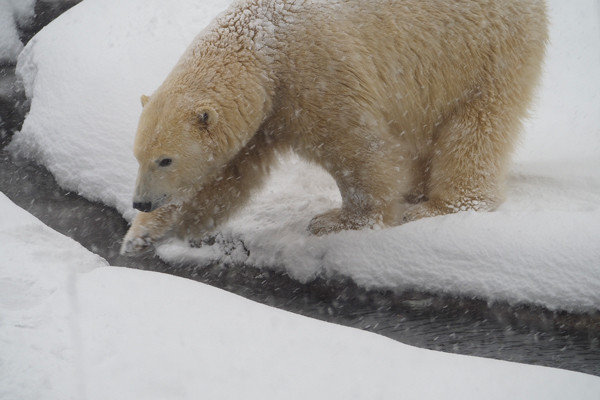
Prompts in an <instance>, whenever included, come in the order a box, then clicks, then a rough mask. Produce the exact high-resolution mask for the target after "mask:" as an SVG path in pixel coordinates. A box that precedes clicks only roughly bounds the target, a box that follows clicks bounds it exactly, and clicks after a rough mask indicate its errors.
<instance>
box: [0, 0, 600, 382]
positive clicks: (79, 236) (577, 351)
mask: <svg viewBox="0 0 600 400" xmlns="http://www.w3.org/2000/svg"><path fill="white" fill-rule="evenodd" d="M40 4H42V5H43V4H44V3H40ZM64 8H66V7H65V6H63V7H60V8H52V7H50V6H45V7H41V6H38V8H37V11H38V13H37V17H36V21H35V23H34V24H33V25H32V26H33V28H31V27H30V28H28V30H27V31H23V35H24V38H25V39H27V37H30V36H31V35H32V34H33V32H35V29H39V28H40V27H42V26H44V24H45V23H46V22H47V21H49V20H51V19H52V18H54V17H55V16H56V15H58V14H59V13H60V12H61V11H63V9H64ZM0 87H2V88H3V90H1V91H0V118H1V120H0V191H1V192H3V193H4V194H6V195H7V196H8V197H9V198H10V199H11V200H12V201H14V202H15V203H17V204H18V205H19V206H21V207H22V208H24V209H26V210H27V211H29V212H30V213H32V214H33V215H35V216H36V217H38V218H39V219H40V220H42V221H43V222H44V223H46V224H47V225H49V226H51V227H52V228H54V229H56V230H57V231H59V232H61V233H63V234H65V235H67V236H70V237H72V238H74V239H75V240H77V241H78V242H80V243H81V244H82V245H84V246H85V247H86V248H88V249H89V250H91V251H93V252H94V253H97V254H99V255H100V256H102V257H104V258H105V259H106V260H108V262H109V263H110V264H111V265H119V266H123V267H129V268H137V269H143V270H151V271H158V272H164V273H169V274H173V275H178V276H181V277H185V278H190V279H194V280H196V281H199V282H203V283H206V284H209V285H213V286H216V287H219V288H222V289H225V290H228V291H230V292H233V293H236V294H239V295H241V296H244V297H246V298H249V299H252V300H255V301H257V302H260V303H264V304H268V305H271V306H274V307H278V308H282V309H285V310H288V311H292V312H295V313H299V314H303V315H306V316H309V317H313V318H317V319H321V320H324V321H329V322H334V323H338V324H342V325H347V326H351V327H355V328H359V329H364V330H368V331H371V332H375V333H379V334H381V335H384V336H388V337H390V338H392V339H395V340H398V341H401V342H403V343H407V344H411V345H415V346H419V347H424V348H428V349H434V350H441V351H445V352H450V353H459V354H468V355H475V356H482V357H489V358H496V359H502V360H509V361H516V362H522V363H527V364H535V365H545V366H551V367H558V368H564V369H570V370H574V371H581V372H586V373H589V374H594V375H598V376H600V312H596V313H591V314H569V313H564V312H561V313H555V312H551V311H548V310H546V309H543V308H539V307H530V306H524V305H521V306H509V305H507V304H501V303H495V304H492V305H489V304H487V303H486V302H484V301H481V300H478V299H470V298H454V297H442V296H437V295H434V294H429V293H420V292H406V293H403V294H400V295H398V294H393V293H391V292H383V291H366V290H364V289H361V288H359V287H357V286H356V285H354V284H353V283H352V282H350V281H324V280H317V281H315V282H312V283H310V284H307V285H303V284H300V283H298V282H296V281H293V280H292V279H290V278H289V277H288V276H287V275H285V274H281V273H274V272H270V271H262V270H258V269H256V268H252V267H248V266H243V265H241V266H239V265H238V266H231V265H230V266H225V265H214V266H211V267H197V266H193V265H167V264H165V263H163V262H162V261H160V260H159V259H157V258H156V257H153V256H152V255H146V256H145V257H140V258H133V259H132V258H125V257H121V256H119V254H118V249H119V246H120V240H121V238H122V237H123V235H124V234H125V232H126V230H127V224H126V222H125V221H124V220H123V219H122V218H121V216H120V215H119V214H118V213H117V212H116V211H114V210H113V209H111V208H109V207H107V206H105V205H102V204H98V203H93V202H90V201H88V200H85V199H83V198H82V197H80V196H78V195H77V194H75V193H69V192H65V191H64V190H62V189H60V188H59V187H58V185H57V184H56V182H55V181H54V178H53V177H52V175H51V174H50V173H49V172H48V171H46V170H45V169H44V168H43V167H40V166H37V165H35V164H33V163H30V162H24V161H18V162H15V161H14V160H12V159H11V158H10V156H9V155H8V154H7V152H6V151H5V149H4V148H5V146H6V144H8V143H9V141H10V138H11V136H12V134H13V132H14V131H16V130H18V129H20V125H21V124H22V121H23V118H24V113H25V112H26V110H27V102H26V101H25V99H24V96H23V93H22V91H20V89H19V85H18V84H17V83H16V79H15V77H14V66H11V65H4V66H0ZM7 88H8V89H7Z"/></svg>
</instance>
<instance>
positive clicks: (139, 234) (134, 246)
mask: <svg viewBox="0 0 600 400" xmlns="http://www.w3.org/2000/svg"><path fill="white" fill-rule="evenodd" d="M178 213H179V206H175V205H170V206H165V207H161V208H158V209H156V210H154V211H152V212H149V213H146V212H140V213H138V214H137V215H136V216H135V218H134V219H133V222H132V223H131V227H130V228H129V230H128V231H127V234H126V235H125V237H124V238H123V243H122V245H121V250H120V253H121V254H122V255H126V256H133V255H136V254H140V253H143V252H145V251H147V250H150V249H151V247H152V246H153V245H154V244H155V243H156V242H157V241H158V240H160V239H162V238H164V237H165V236H166V235H167V234H168V233H169V232H170V231H171V230H172V229H173V227H174V225H175V220H176V218H177V215H178Z"/></svg>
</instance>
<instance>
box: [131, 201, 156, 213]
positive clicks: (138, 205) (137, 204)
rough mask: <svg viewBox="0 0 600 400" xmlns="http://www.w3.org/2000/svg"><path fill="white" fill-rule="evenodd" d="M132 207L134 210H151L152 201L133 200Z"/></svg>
mask: <svg viewBox="0 0 600 400" xmlns="http://www.w3.org/2000/svg"><path fill="white" fill-rule="evenodd" d="M133 208H135V209H136V210H140V211H142V212H150V211H152V202H150V201H148V202H146V203H142V202H135V201H134V202H133Z"/></svg>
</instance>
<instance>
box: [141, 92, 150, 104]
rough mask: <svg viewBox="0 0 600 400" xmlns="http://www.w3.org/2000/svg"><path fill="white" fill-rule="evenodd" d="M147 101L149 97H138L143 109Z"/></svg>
mask: <svg viewBox="0 0 600 400" xmlns="http://www.w3.org/2000/svg"><path fill="white" fill-rule="evenodd" d="M148 100H150V97H148V96H146V95H145V94H143V95H142V97H140V101H141V102H142V107H144V106H145V105H146V103H147V102H148Z"/></svg>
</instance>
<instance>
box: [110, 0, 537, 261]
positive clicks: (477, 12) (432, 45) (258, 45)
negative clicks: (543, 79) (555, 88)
mask: <svg viewBox="0 0 600 400" xmlns="http://www.w3.org/2000/svg"><path fill="white" fill-rule="evenodd" d="M546 41H547V17H546V7H545V4H544V1H543V0H462V1H455V0H371V1H362V0H305V1H300V0H298V1H293V0H241V1H237V2H236V3H234V4H233V5H231V6H230V8H229V9H228V10H227V11H225V12H224V13H223V14H222V15H220V16H219V17H217V18H216V19H215V20H214V21H213V22H212V23H211V25H210V26H208V27H207V28H206V29H205V30H204V31H203V32H202V33H201V34H200V35H199V36H198V37H196V38H195V39H194V41H193V42H192V44H191V45H190V46H189V47H188V49H187V50H186V51H185V53H184V54H183V56H182V57H181V59H180V60H179V61H178V63H177V64H176V65H175V67H174V68H173V70H172V71H171V73H170V74H169V75H168V76H167V78H166V80H165V81H164V82H163V83H162V85H161V86H160V87H159V88H158V89H157V90H156V91H155V92H154V93H153V94H152V95H151V96H150V97H146V96H143V97H142V104H143V110H142V113H141V116H140V120H139V125H138V130H137V134H136V138H135V143H134V154H135V156H136V158H137V160H138V162H139V171H138V177H137V182H136V188H135V194H134V200H133V206H134V208H136V209H138V210H140V211H141V212H140V213H139V214H138V215H137V216H136V217H135V219H134V221H133V223H132V226H131V228H130V230H129V232H128V233H127V235H126V237H125V239H124V242H123V246H122V252H123V253H124V254H133V253H136V252H138V251H140V250H143V249H145V248H147V247H149V246H151V245H152V244H153V243H155V242H156V241H157V240H159V239H161V238H163V237H165V236H170V235H175V236H178V237H182V238H186V237H187V238H194V237H202V236H203V235H204V234H206V233H207V232H209V231H210V230H212V229H214V228H215V227H216V226H218V225H219V224H221V223H222V222H224V221H225V220H227V218H228V217H229V216H230V215H231V214H232V213H233V212H235V211H236V210H238V209H240V208H241V207H242V206H243V205H244V204H245V203H246V202H247V200H248V199H249V198H250V196H251V195H252V193H253V191H255V190H256V189H257V188H259V187H260V186H261V184H262V183H263V182H264V181H265V178H266V176H267V175H268V172H269V169H270V167H271V165H272V164H273V162H274V160H275V158H276V154H277V153H279V152H286V151H294V152H296V153H297V154H298V155H300V156H301V157H303V158H305V159H306V160H309V161H310V162H313V163H316V164H318V165H320V166H322V167H323V168H324V169H325V170H326V171H328V172H329V173H330V174H331V176H332V177H333V178H334V179H335V182H336V183H337V186H338V188H339V190H340V193H341V198H342V205H341V208H339V209H334V210H331V211H329V212H327V213H325V214H322V215H318V216H315V217H314V218H313V219H312V221H311V222H310V225H309V227H308V230H309V231H310V232H311V233H313V234H316V235H322V234H327V233H330V232H337V231H340V230H344V229H361V228H364V227H372V226H374V225H382V226H393V225H397V224H400V223H404V222H409V221H413V220H416V219H419V218H424V217H432V216H436V215H443V214H448V213H454V212H457V211H460V210H493V209H494V208H496V207H497V206H498V205H499V204H500V202H501V201H502V198H503V195H502V186H503V180H504V176H505V173H506V170H507V166H508V163H509V160H510V154H511V152H512V150H513V148H514V146H515V142H516V141H517V139H518V133H519V129H520V126H521V120H522V119H523V117H525V116H526V113H527V107H528V105H529V103H530V101H531V99H532V95H533V91H534V88H535V85H536V82H537V81H538V77H539V75H540V71H541V64H542V60H543V55H544V51H545V44H546Z"/></svg>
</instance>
